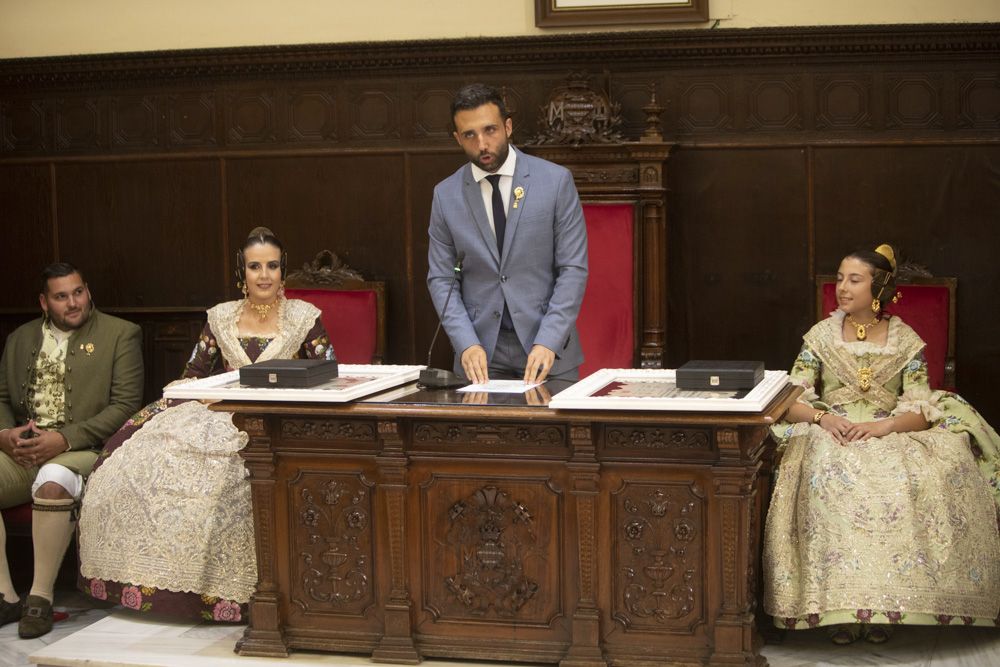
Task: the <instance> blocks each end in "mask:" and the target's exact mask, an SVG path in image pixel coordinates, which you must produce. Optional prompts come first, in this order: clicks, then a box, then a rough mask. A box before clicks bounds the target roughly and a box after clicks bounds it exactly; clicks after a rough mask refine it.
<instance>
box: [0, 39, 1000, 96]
mask: <svg viewBox="0 0 1000 667" xmlns="http://www.w3.org/2000/svg"><path fill="white" fill-rule="evenodd" d="M540 57H542V58H544V61H545V62H546V64H547V65H548V66H549V67H552V66H564V65H568V64H571V65H573V66H579V65H580V64H581V63H583V64H593V63H597V64H600V66H601V67H613V66H616V65H623V64H637V63H641V64H645V65H646V66H647V67H660V66H662V64H663V63H670V64H671V66H677V65H680V64H692V63H694V64H697V65H699V66H708V65H721V64H733V63H739V64H742V65H744V66H745V65H749V64H751V63H753V64H759V63H760V62H762V61H765V62H774V63H784V64H789V63H792V62H794V63H796V64H801V63H802V62H803V61H804V60H821V61H824V62H829V61H864V62H871V63H874V62H885V60H886V59H893V60H897V59H907V58H918V59H921V60H927V59H936V58H954V57H962V58H972V59H981V60H983V61H984V62H987V63H988V62H989V61H990V60H992V61H994V62H995V61H996V59H997V58H998V57H1000V25H998V24H993V23H981V24H965V25H960V24H916V25H891V26H887V25H874V26H860V27H859V26H820V27H795V28H753V29H724V30H682V31H671V30H651V31H636V32H611V33H585V34H565V35H544V36H540V37H537V36H530V37H498V38H492V39H490V38H485V39H484V38H476V39H475V40H466V39H440V40H415V41H390V42H377V43H375V42H357V43H347V44H314V45H301V46H264V47H234V48H222V49H191V50H177V51H149V52H135V53H112V54H99V55H86V56H58V57H46V58H15V59H6V60H0V91H5V90H9V89H15V88H23V87H38V86H50V87H66V86H86V87H93V86H94V85H96V84H110V83H115V84H119V85H141V84H144V83H149V82H151V81H183V82H185V83H190V82H192V81H202V82H206V83H208V82H215V81H218V80H220V79H227V80H245V79H255V78H261V77H268V78H271V77H279V78H280V77H296V78H298V77H308V76H313V77H316V76H331V75H336V74H349V75H350V76H351V77H352V78H356V77H358V76H364V75H374V74H378V73H411V72H418V71H423V72H425V73H427V72H431V71H469V70H475V69H476V68H482V69H483V70H484V71H487V70H492V69H494V68H498V67H503V68H505V69H507V70H508V71H510V68H525V69H534V68H535V67H537V64H538V63H539V58H540ZM597 69H598V70H599V69H600V68H597Z"/></svg>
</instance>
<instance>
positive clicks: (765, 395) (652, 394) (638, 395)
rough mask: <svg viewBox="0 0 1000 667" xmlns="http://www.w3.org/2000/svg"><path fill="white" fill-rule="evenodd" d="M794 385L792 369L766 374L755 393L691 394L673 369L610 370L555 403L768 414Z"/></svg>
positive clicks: (569, 406)
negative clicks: (790, 384) (780, 395)
mask: <svg viewBox="0 0 1000 667" xmlns="http://www.w3.org/2000/svg"><path fill="white" fill-rule="evenodd" d="M787 382H788V373H787V372H786V371H764V379H763V380H761V381H760V383H759V384H757V386H755V387H754V388H753V389H750V390H741V391H686V390H683V389H678V388H677V383H676V373H675V371H673V370H667V369H662V370H661V369H649V368H604V369H601V370H599V371H597V372H595V373H592V374H590V375H588V376H587V377H586V378H584V379H582V380H580V381H579V382H577V383H576V384H575V385H573V386H571V387H569V388H568V389H564V390H563V391H561V392H559V393H558V394H556V395H555V396H553V397H552V399H551V400H550V401H549V407H550V408H553V409H556V410H677V411H687V412H762V411H763V410H764V408H766V407H767V406H768V404H769V403H770V402H771V401H772V400H773V399H774V397H775V396H777V395H778V392H780V391H781V390H782V388H784V386H785V384H786V383H787Z"/></svg>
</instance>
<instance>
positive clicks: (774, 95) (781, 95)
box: [744, 76, 804, 131]
mask: <svg viewBox="0 0 1000 667" xmlns="http://www.w3.org/2000/svg"><path fill="white" fill-rule="evenodd" d="M744 85H745V87H746V94H747V98H746V99H747V121H746V127H747V129H752V130H757V131H760V130H764V131H766V130H789V131H791V130H801V129H802V127H803V118H804V114H803V111H802V106H803V105H802V99H803V91H802V77H801V76H774V77H760V76H754V77H747V78H746V80H745V81H744Z"/></svg>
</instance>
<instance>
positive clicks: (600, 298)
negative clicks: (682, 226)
mask: <svg viewBox="0 0 1000 667" xmlns="http://www.w3.org/2000/svg"><path fill="white" fill-rule="evenodd" d="M583 216H584V218H585V219H586V221H587V259H588V262H589V265H590V273H589V276H588V278H587V291H586V292H585V293H584V296H583V305H582V306H581V307H580V315H579V317H578V318H577V329H578V330H579V332H580V344H581V345H582V346H583V356H584V362H583V365H582V366H581V367H580V377H581V378H583V377H586V376H587V375H590V374H591V373H593V372H594V371H596V370H599V369H601V368H631V367H632V365H633V363H634V360H635V359H634V355H635V345H636V341H635V289H634V284H635V283H634V273H635V272H634V266H633V264H634V262H633V252H634V251H633V248H634V232H633V228H634V219H635V207H634V205H633V204H597V203H586V204H584V205H583Z"/></svg>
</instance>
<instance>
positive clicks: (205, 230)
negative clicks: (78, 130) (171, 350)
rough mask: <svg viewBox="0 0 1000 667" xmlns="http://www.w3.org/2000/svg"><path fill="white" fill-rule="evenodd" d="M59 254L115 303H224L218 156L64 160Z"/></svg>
mask: <svg viewBox="0 0 1000 667" xmlns="http://www.w3.org/2000/svg"><path fill="white" fill-rule="evenodd" d="M56 174H57V178H58V181H59V188H58V195H57V196H58V211H59V244H60V254H61V256H62V257H64V258H65V259H67V260H69V261H72V262H74V263H76V264H78V265H79V266H80V267H81V268H82V269H83V270H84V271H85V272H86V274H87V276H88V280H89V282H90V286H91V290H92V292H93V294H94V300H95V302H96V303H98V304H105V305H115V306H150V305H152V306H205V305H206V304H209V305H210V304H213V303H216V302H217V301H219V300H220V298H221V296H222V293H223V289H222V285H221V284H220V280H219V273H220V272H219V271H217V270H209V269H207V267H214V266H217V265H218V262H219V260H220V257H221V247H220V242H219V236H218V234H217V233H216V230H217V229H218V228H219V224H220V221H219V213H220V197H219V187H220V183H219V178H218V167H217V164H216V162H215V161H213V160H151V161H120V162H112V163H107V162H101V163H76V162H70V163H62V164H59V165H58V166H57V169H56Z"/></svg>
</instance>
